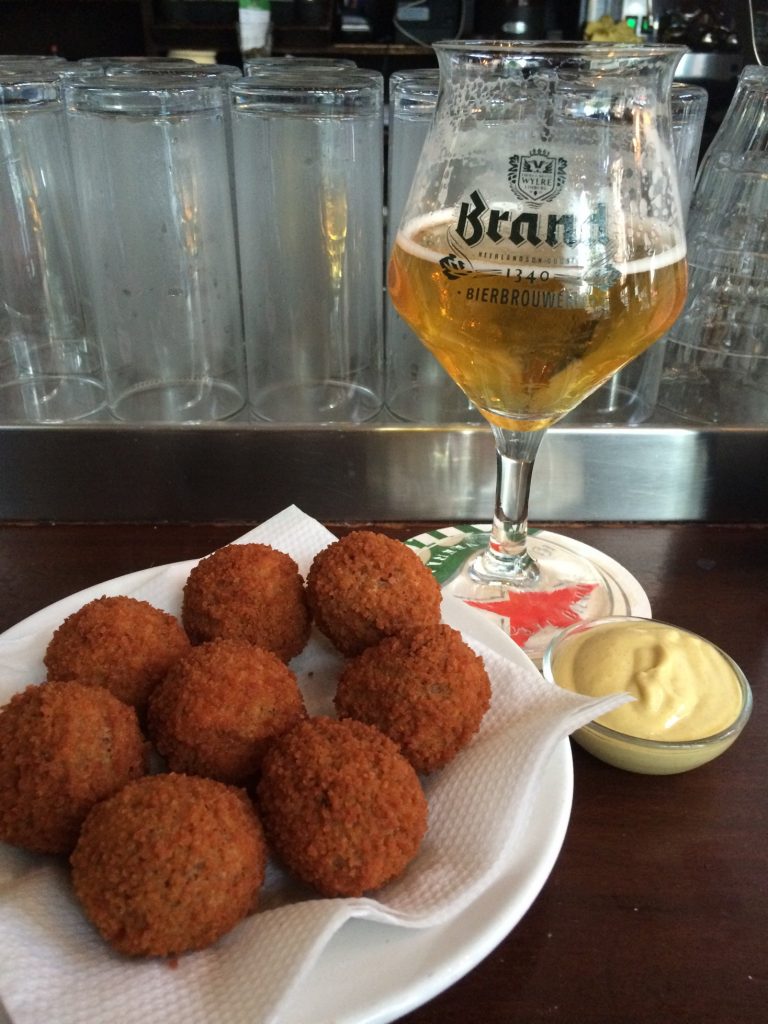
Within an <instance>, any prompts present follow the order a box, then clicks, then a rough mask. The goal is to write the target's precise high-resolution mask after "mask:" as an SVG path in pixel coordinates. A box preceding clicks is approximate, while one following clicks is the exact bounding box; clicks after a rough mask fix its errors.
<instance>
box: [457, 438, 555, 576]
mask: <svg viewBox="0 0 768 1024" xmlns="http://www.w3.org/2000/svg"><path fill="white" fill-rule="evenodd" d="M545 433H546V431H545V430H504V429H503V428H502V427H497V426H493V435H494V440H495V442H496V508H495V511H494V515H493V526H492V528H491V537H490V541H489V543H488V549H487V550H486V551H485V552H484V553H483V555H482V556H481V558H480V559H479V563H476V565H475V566H474V571H473V575H474V576H475V577H476V578H477V579H479V580H482V579H484V578H485V579H487V580H488V581H491V580H499V579H501V580H502V581H504V582H509V583H510V584H512V585H514V586H518V587H519V586H525V585H526V584H529V585H530V584H534V583H535V582H536V581H537V580H538V578H539V568H538V566H537V564H536V562H535V561H534V559H533V558H532V557H531V556H530V555H529V553H528V549H527V539H528V498H529V495H530V491H531V477H532V474H533V464H534V461H535V459H536V453H537V452H538V450H539V445H540V444H541V442H542V439H543V438H544V434H545Z"/></svg>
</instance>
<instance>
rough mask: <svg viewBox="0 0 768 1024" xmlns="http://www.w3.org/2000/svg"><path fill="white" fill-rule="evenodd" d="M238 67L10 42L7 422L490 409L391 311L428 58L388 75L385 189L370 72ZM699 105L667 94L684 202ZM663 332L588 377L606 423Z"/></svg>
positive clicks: (1, 356) (693, 93) (274, 61)
mask: <svg viewBox="0 0 768 1024" xmlns="http://www.w3.org/2000/svg"><path fill="white" fill-rule="evenodd" d="M244 71H245V75H242V74H241V72H240V70H239V69H238V68H232V67H226V66H219V65H198V64H195V63H194V62H192V61H185V60H181V59H178V60H177V59H173V60H171V59H159V58H154V59H145V60H138V59H127V58H125V59H119V58H104V59H91V60H86V61H81V62H76V63H69V62H66V61H63V60H60V59H57V58H51V59H43V58H35V59H30V58H8V57H6V58H3V57H0V147H1V149H2V169H1V171H0V215H2V218H3V225H4V244H3V246H2V247H0V300H1V305H0V422H4V423H25V422H35V423H61V422H70V421H75V420H80V419H108V418H115V419H118V420H123V421H131V422H191V423H201V422H211V421H216V420H225V419H228V418H231V417H238V418H247V417H249V416H252V417H254V418H255V419H258V420H264V421H272V422H291V423H358V422H364V421H366V420H370V419H371V418H373V417H374V416H376V415H377V414H378V413H379V412H380V410H381V409H382V407H383V405H384V404H385V403H386V406H387V407H388V409H389V411H390V412H391V413H392V414H393V415H395V416H396V417H398V418H400V419H402V420H405V421H410V422H421V423H426V422H435V423H445V422H462V421H464V422H472V421H473V420H475V419H479V417H477V414H476V413H475V412H474V410H473V409H472V407H471V405H470V404H469V403H468V402H467V400H466V398H465V397H464V396H463V394H462V393H461V392H460V391H459V390H458V388H457V387H456V386H455V385H454V384H453V382H452V381H450V379H449V378H448V377H447V375H446V374H444V372H443V371H442V369H441V368H440V367H439V365H438V364H437V363H436V362H435V360H434V358H433V357H432V356H431V355H430V354H429V353H428V352H427V351H426V350H425V349H424V348H423V347H422V345H421V344H420V343H419V342H418V341H417V339H416V338H415V336H414V335H413V334H412V333H411V332H410V330H409V329H408V328H407V327H406V326H405V325H404V324H403V322H402V321H401V320H400V318H399V317H398V316H397V314H396V313H395V312H394V310H393V309H392V308H391V306H390V305H389V304H388V303H387V308H386V309H385V308H384V305H385V304H384V272H385V262H386V250H387V247H388V246H389V245H391V243H392V241H393V240H394V231H396V227H397V221H398V220H399V213H400V210H401V209H402V207H403V204H404V202H405V198H406V196H407V192H408V189H409V187H410V181H411V177H412V174H413V169H414V167H415V164H416V160H417V158H418V155H419V152H420V150H421V145H422V143H423V140H424V137H425V136H426V133H427V130H428V127H429V124H430V123H431V119H432V114H433V112H434V108H435V103H436V100H437V86H438V83H437V72H436V71H434V70H431V69H420V70H416V71H405V72H398V73H395V74H393V75H392V76H391V78H390V83H389V101H390V102H389V112H390V117H389V135H388V140H389V145H388V160H389V163H388V175H387V182H388V187H387V195H386V197H385V195H384V175H383V159H384V157H383V152H384V116H383V112H384V80H383V78H382V76H381V75H380V74H378V73H377V72H372V71H365V70H362V69H359V68H357V67H356V66H355V65H354V64H353V63H352V62H351V61H336V60H325V61H324V60H318V59H311V60H306V61H303V60H300V59H297V58H294V59H288V58H260V59H255V60H251V61H247V62H246V65H245V67H244ZM705 107H706V93H705V92H704V90H701V89H698V88H696V87H686V86H678V85H676V86H675V88H674V96H673V118H674V125H675V145H676V154H677V157H678V164H679V172H680V183H681V190H682V191H683V193H684V199H685V200H686V202H684V205H687V198H689V197H690V189H691V186H692V183H693V173H694V171H695V167H696V160H697V156H698V148H699V141H700V138H701V129H702V124H703V118H704V113H705ZM385 199H386V206H385ZM385 210H386V211H387V212H388V218H387V219H386V221H387V224H388V228H387V232H386V234H387V236H388V237H387V238H386V239H385V237H384V235H385V230H384V228H385V217H384V216H383V215H382V214H383V211H385ZM385 243H386V244H385ZM663 344H664V343H663V342H661V343H659V344H658V345H657V346H654V347H653V349H651V350H650V351H649V353H647V354H646V355H644V356H641V357H640V359H639V360H636V361H635V364H633V365H632V366H630V367H628V368H625V369H624V370H622V371H619V374H617V375H616V377H615V378H614V379H613V380H611V381H609V382H608V383H607V384H606V385H604V386H603V388H601V389H600V390H599V391H598V392H596V394H595V396H593V398H592V399H591V400H590V402H591V405H592V409H591V412H590V413H589V415H590V416H592V417H593V418H594V420H595V421H596V422H627V423H631V422H641V421H642V420H643V419H645V418H647V416H648V415H649V414H650V412H651V411H652V409H653V406H654V402H655V395H656V391H657V390H658V385H659V378H660V374H661V365H660V357H663ZM579 415H580V416H583V415H584V414H583V413H581V412H580V413H579Z"/></svg>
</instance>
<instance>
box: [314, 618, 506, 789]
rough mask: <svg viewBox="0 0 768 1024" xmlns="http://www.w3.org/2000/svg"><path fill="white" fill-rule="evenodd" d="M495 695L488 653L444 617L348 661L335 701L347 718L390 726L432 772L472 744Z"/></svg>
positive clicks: (419, 766) (417, 763)
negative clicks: (442, 621)
mask: <svg viewBox="0 0 768 1024" xmlns="http://www.w3.org/2000/svg"><path fill="white" fill-rule="evenodd" d="M490 699H491V684H490V680H489V678H488V673H487V672H486V670H485V665H484V664H483V660H482V658H480V657H479V655H477V654H475V652H474V651H473V650H472V648H471V647H469V646H468V645H467V644H466V643H465V642H464V640H463V638H462V636H461V633H459V632H458V631H457V630H455V629H451V627H450V626H446V625H444V624H439V625H437V626H427V627H425V628H424V629H420V630H415V631H412V632H409V633H403V634H401V635H400V636H396V637H388V638H387V639H385V640H382V641H381V643H380V644H378V645H377V646H376V647H369V648H368V649H367V650H365V651H363V653H362V654H360V655H358V656H357V657H356V658H353V659H351V660H350V661H349V662H347V664H346V665H345V667H344V669H343V671H342V673H341V676H340V678H339V683H338V687H337V690H336V696H335V698H334V703H335V706H336V711H337V713H338V715H339V717H340V718H355V719H358V720H359V721H361V722H368V723H369V724H370V725H375V726H377V728H379V729H381V731H382V732H383V733H386V735H387V736H389V737H390V739H392V740H394V742H395V743H396V744H397V745H398V747H399V748H400V750H401V751H402V752H403V754H404V755H405V757H407V758H408V760H409V761H410V763H411V764H412V765H413V767H414V768H415V769H416V771H417V772H433V771H435V769H437V768H442V767H443V765H445V764H447V763H448V762H449V761H451V760H452V759H453V758H454V757H455V756H456V754H458V752H459V751H460V750H462V749H463V748H464V747H466V746H467V744H468V743H469V742H470V740H471V739H472V737H473V736H474V735H475V733H476V732H477V730H478V729H479V727H480V723H481V721H482V719H483V716H484V715H485V712H486V711H487V710H488V706H489V704H490Z"/></svg>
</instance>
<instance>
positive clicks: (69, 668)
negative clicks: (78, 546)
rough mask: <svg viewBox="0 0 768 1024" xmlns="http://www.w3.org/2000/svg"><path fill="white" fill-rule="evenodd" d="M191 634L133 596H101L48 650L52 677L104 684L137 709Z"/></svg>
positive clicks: (75, 615) (63, 627)
mask: <svg viewBox="0 0 768 1024" xmlns="http://www.w3.org/2000/svg"><path fill="white" fill-rule="evenodd" d="M189 648H190V643H189V638H188V637H187V635H186V633H185V632H184V630H183V629H182V627H181V624H180V623H179V622H178V620H177V619H175V618H174V616H173V615H169V614H168V613H167V612H164V611H162V610H161V609H160V608H155V607H154V606H153V605H151V604H149V602H148V601H140V600H137V599H136V598H134V597H122V596H120V597H97V598H96V599H95V600H93V601H89V602H88V604H85V605H83V607H82V608H80V609H78V611H76V612H74V613H73V614H72V615H69V616H68V617H67V618H66V619H65V620H64V621H63V622H62V624H61V625H60V626H59V628H58V629H57V630H56V632H55V633H54V634H53V636H52V638H51V641H50V643H49V644H48V648H47V650H46V652H45V658H44V661H45V666H46V668H47V669H48V678H49V679H55V680H57V681H59V682H62V681H64V680H66V679H77V680H78V681H79V682H81V683H88V684H91V685H93V686H103V687H104V688H105V689H107V690H109V691H110V693H113V694H114V695H115V697H117V698H119V699H120V700H122V701H124V702H125V703H126V704H130V705H132V706H133V707H135V708H136V709H137V710H138V711H139V712H141V711H143V709H144V708H145V707H146V703H147V700H148V698H149V695H150V693H151V692H152V690H153V689H154V688H155V686H157V684H158V683H159V682H160V680H161V679H162V678H163V677H164V675H165V673H166V672H167V671H168V669H169V668H170V667H171V665H172V664H173V663H174V661H176V659H177V658H178V657H180V656H181V655H182V654H184V653H185V652H186V651H188V650H189Z"/></svg>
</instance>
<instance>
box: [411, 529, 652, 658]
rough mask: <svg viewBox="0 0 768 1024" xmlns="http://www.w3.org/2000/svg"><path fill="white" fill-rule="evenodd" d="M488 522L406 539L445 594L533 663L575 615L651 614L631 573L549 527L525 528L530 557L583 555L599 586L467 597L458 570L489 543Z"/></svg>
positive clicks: (589, 616)
mask: <svg viewBox="0 0 768 1024" xmlns="http://www.w3.org/2000/svg"><path fill="white" fill-rule="evenodd" d="M490 529H491V528H490V526H489V525H483V524H473V525H466V526H448V527H443V528H441V529H438V530H430V531H428V532H427V533H420V534H419V535H418V536H416V537H411V538H410V540H408V541H406V544H407V545H408V547H410V548H412V549H413V550H414V551H415V552H416V553H417V554H418V556H419V558H420V559H421V560H422V562H424V564H425V565H426V566H427V568H428V569H430V570H431V572H432V574H433V575H434V577H435V579H436V580H437V581H438V583H439V584H440V586H441V588H442V589H443V591H444V592H445V593H449V594H453V595H454V596H455V597H459V598H461V599H462V600H464V601H466V602H467V603H468V604H470V605H472V606H473V607H474V608H477V609H478V610H479V611H480V612H482V613H483V614H484V615H486V616H487V617H488V618H490V619H491V621H493V622H495V623H496V625H498V626H500V627H501V628H502V629H503V630H504V631H505V633H507V634H508V635H509V636H510V637H511V638H512V639H513V640H514V641H515V643H517V645H518V646H519V647H521V648H522V650H523V651H525V653H526V654H527V655H528V656H529V657H530V659H531V660H532V661H533V662H534V663H535V664H537V665H540V663H541V659H542V657H543V654H544V651H545V650H546V647H547V645H548V643H549V641H550V640H551V638H552V637H553V636H554V635H555V634H556V633H557V632H558V630H560V629H562V628H564V627H565V626H570V625H572V624H573V623H574V622H575V621H577V620H578V619H580V618H586V619H594V618H605V617H606V616H609V615H635V616H639V617H641V618H650V617H651V604H650V601H649V600H648V596H647V594H646V593H645V591H644V590H643V588H642V587H641V586H640V583H639V582H638V581H637V580H636V579H635V577H634V576H633V575H632V574H631V573H630V572H628V570H627V569H625V568H624V567H623V566H622V565H620V564H619V563H618V562H617V561H615V559H613V558H610V557H609V556H608V555H606V554H604V553H603V552H602V551H598V550H597V549H595V548H593V547H590V546H589V545H588V544H583V543H582V542H581V541H577V540H573V539H571V538H570V537H563V536H562V535H560V534H558V533H551V532H550V531H548V530H534V529H532V530H530V531H529V544H530V546H531V549H532V553H533V554H534V556H535V557H539V558H548V559H553V558H554V559H557V557H558V555H565V554H569V553H573V554H577V555H580V556H582V557H583V558H586V559H587V560H588V561H590V562H591V563H592V565H593V566H594V568H595V570H596V572H597V575H598V578H599V580H600V583H601V584H602V585H601V586H599V587H594V586H589V585H587V586H583V585H579V584H574V585H573V586H565V587H561V588H559V589H557V590H552V591H545V592H543V593H542V592H537V593H535V594H520V593H514V594H511V595H510V594H504V592H503V591H502V589H501V588H495V592H494V588H493V587H489V588H488V594H487V598H488V599H487V600H477V599H474V600H470V599H468V598H467V597H466V596H465V595H464V594H463V593H462V588H463V585H465V580H466V577H465V576H463V574H462V572H461V570H462V568H463V566H464V565H465V563H466V561H467V559H468V558H469V557H471V556H472V555H473V554H475V553H476V552H478V551H481V550H482V549H483V548H485V546H486V545H487V543H488V536H489V533H490Z"/></svg>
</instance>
